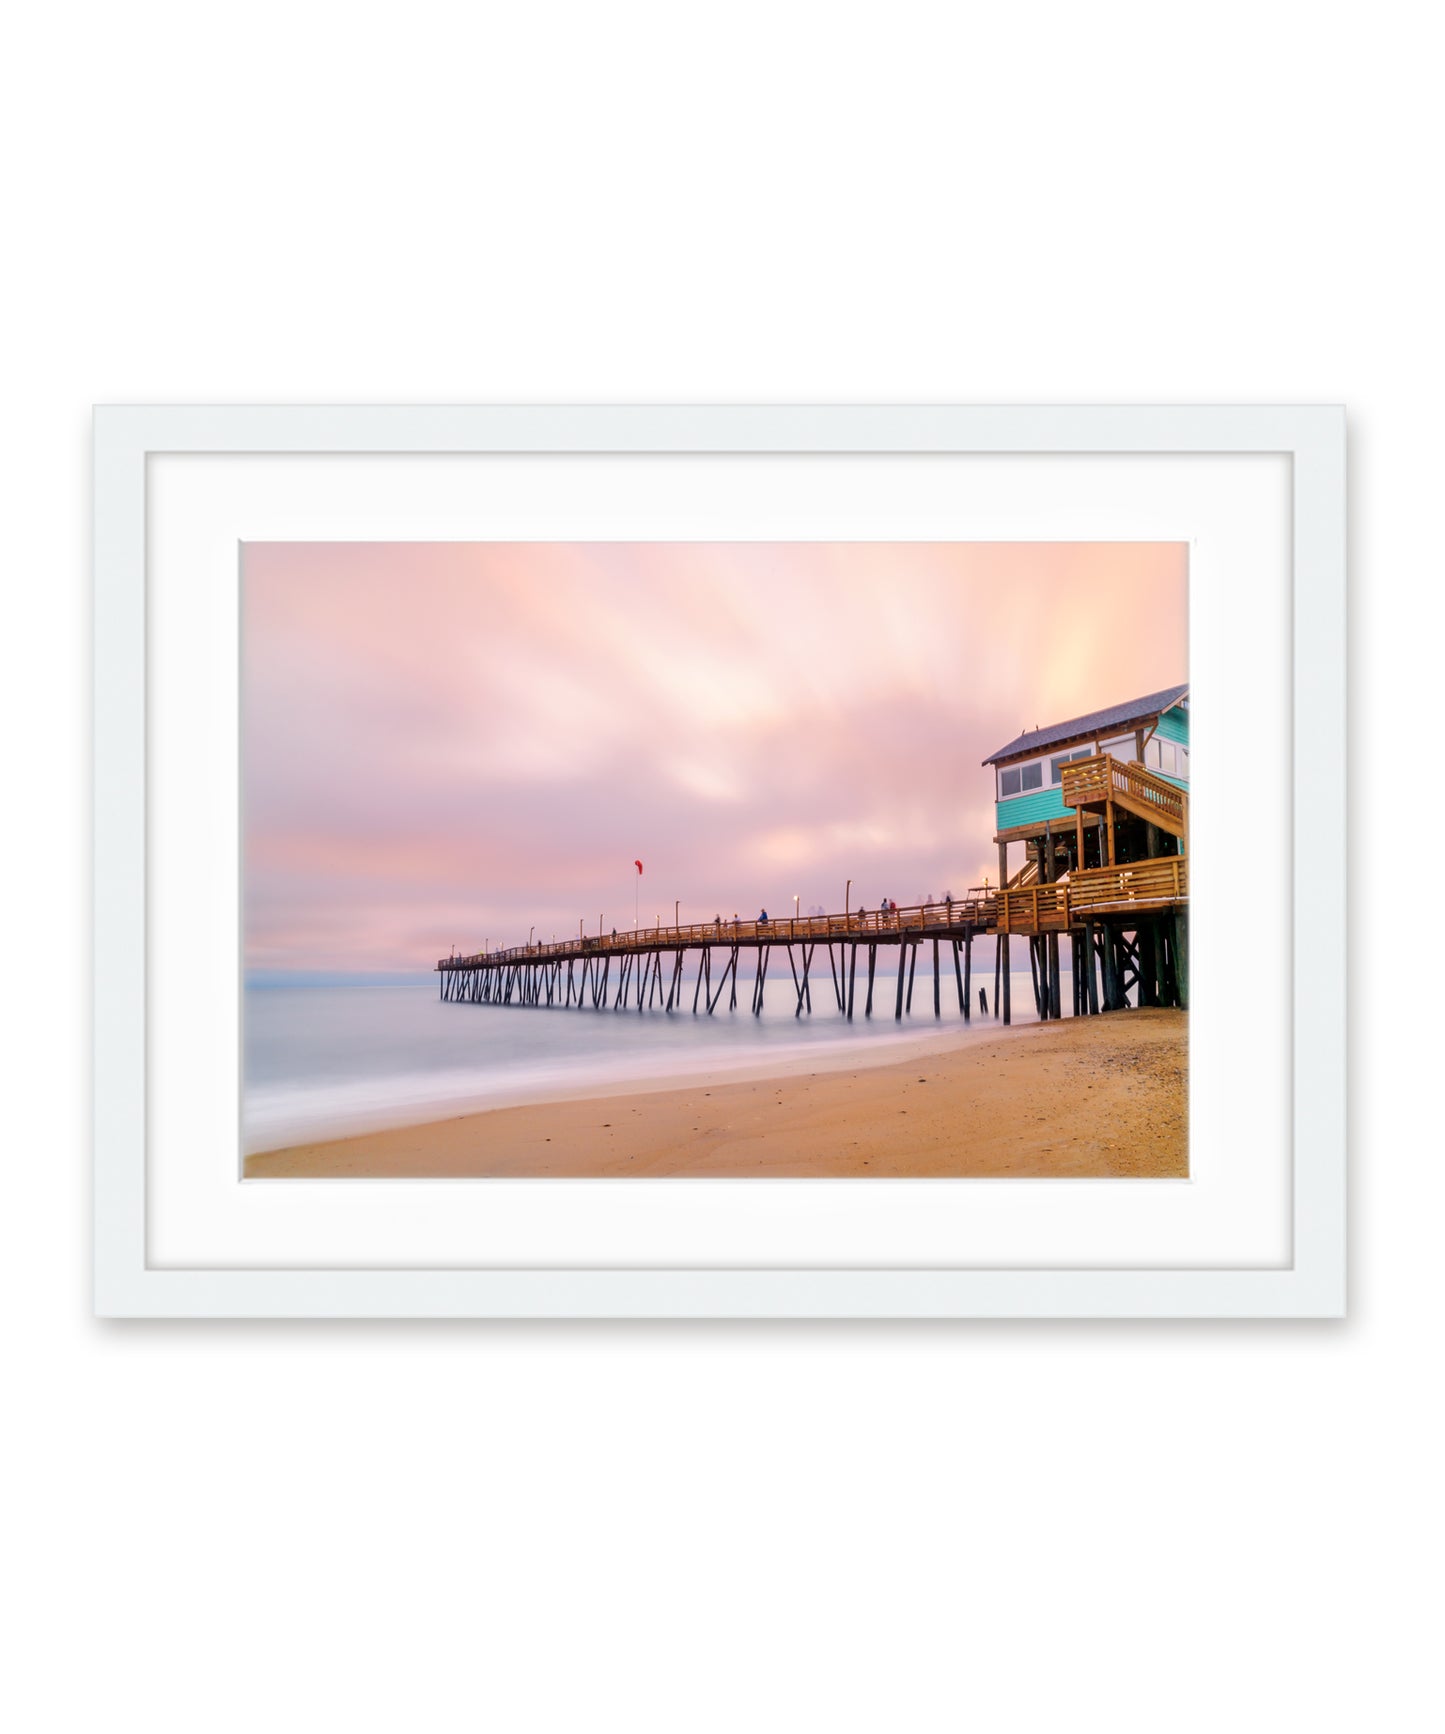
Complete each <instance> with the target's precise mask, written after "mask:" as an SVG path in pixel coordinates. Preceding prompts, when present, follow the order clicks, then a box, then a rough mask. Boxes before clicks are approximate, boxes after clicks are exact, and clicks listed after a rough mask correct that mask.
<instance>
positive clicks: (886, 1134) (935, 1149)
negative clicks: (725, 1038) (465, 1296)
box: [245, 1010, 1189, 1179]
mask: <svg viewBox="0 0 1445 1734" xmlns="http://www.w3.org/2000/svg"><path fill="white" fill-rule="evenodd" d="M1188 1028H1189V1020H1188V1014H1187V1013H1186V1012H1182V1011H1166V1010H1158V1011H1155V1010H1136V1011H1127V1012H1116V1013H1114V1014H1112V1015H1111V1016H1107V1017H1097V1018H1066V1019H1064V1020H1063V1021H1061V1022H1059V1023H1048V1024H1037V1025H1026V1026H1024V1027H1022V1028H1019V1029H1015V1030H1010V1031H1007V1032H1004V1031H1000V1033H999V1035H998V1036H997V1037H996V1038H994V1037H990V1038H987V1039H985V1040H982V1041H978V1040H975V1041H970V1042H967V1043H961V1044H959V1045H958V1046H956V1047H946V1046H944V1047H941V1046H940V1045H939V1044H938V1041H937V1038H935V1039H934V1042H933V1044H932V1045H931V1049H928V1050H924V1051H920V1052H919V1053H917V1054H915V1055H913V1056H912V1057H911V1058H909V1059H906V1060H901V1061H899V1060H894V1061H890V1062H889V1063H887V1064H884V1065H872V1066H858V1065H855V1066H853V1067H851V1068H848V1069H841V1070H836V1071H829V1070H824V1069H821V1068H819V1069H815V1070H813V1071H808V1072H800V1073H794V1074H792V1075H788V1076H781V1077H778V1076H774V1077H766V1078H756V1079H752V1080H750V1081H747V1082H729V1083H698V1084H694V1085H689V1086H687V1087H684V1088H680V1089H677V1088H670V1089H660V1090H652V1091H639V1092H636V1093H634V1094H630V1095H616V1096H604V1097H599V1098H593V1099H589V1100H580V1101H559V1102H549V1103H544V1104H537V1105H533V1106H527V1107H512V1108H497V1109H493V1110H491V1111H490V1112H487V1113H481V1114H464V1115H458V1116H456V1117H454V1118H451V1119H447V1120H438V1121H433V1122H431V1123H429V1124H427V1125H421V1126H407V1127H401V1128H397V1129H394V1130H389V1131H382V1132H370V1133H366V1134H364V1135H362V1136H359V1137H351V1138H338V1139H335V1140H332V1141H329V1142H325V1143H309V1144H298V1145H296V1146H294V1147H293V1148H291V1149H287V1150H275V1151H268V1152H266V1153H264V1154H260V1155H253V1156H250V1157H248V1158H247V1160H246V1167H245V1172H246V1177H247V1178H248V1179H289V1178H297V1177H309V1178H373V1179H380V1178H405V1179H421V1178H467V1177H475V1178H503V1177H505V1178H512V1179H523V1178H526V1179H532V1178H543V1177H550V1178H553V1179H578V1178H603V1177H617V1176H626V1175H630V1176H643V1177H647V1178H654V1179H655V1178H659V1177H663V1176H669V1177H675V1176H691V1177H699V1178H701V1177H709V1178H713V1177H719V1176H733V1177H737V1178H747V1179H760V1178H767V1177H775V1178H804V1177H806V1178H821V1177H834V1178H837V1177H848V1178H857V1177H860V1176H868V1175H877V1174H882V1175H894V1176H899V1175H915V1176H929V1177H940V1176H959V1177H964V1176H979V1177H982V1176H999V1177H1008V1178H1049V1177H1065V1176H1068V1177H1119V1176H1139V1177H1151V1178H1177V1177H1182V1176H1185V1175H1187V1174H1188V1171H1189V1145H1188V1114H1187V1100H1188Z"/></svg>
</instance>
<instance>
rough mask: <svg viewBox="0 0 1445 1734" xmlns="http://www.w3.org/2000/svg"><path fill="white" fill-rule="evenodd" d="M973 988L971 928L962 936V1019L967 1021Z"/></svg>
mask: <svg viewBox="0 0 1445 1734" xmlns="http://www.w3.org/2000/svg"><path fill="white" fill-rule="evenodd" d="M972 990H973V929H972V928H971V927H970V928H969V930H968V932H967V933H965V934H964V936H963V1021H964V1022H965V1023H967V1022H969V1015H968V1014H969V995H970V994H971V992H972Z"/></svg>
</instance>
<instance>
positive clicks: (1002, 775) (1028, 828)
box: [983, 686, 1189, 886]
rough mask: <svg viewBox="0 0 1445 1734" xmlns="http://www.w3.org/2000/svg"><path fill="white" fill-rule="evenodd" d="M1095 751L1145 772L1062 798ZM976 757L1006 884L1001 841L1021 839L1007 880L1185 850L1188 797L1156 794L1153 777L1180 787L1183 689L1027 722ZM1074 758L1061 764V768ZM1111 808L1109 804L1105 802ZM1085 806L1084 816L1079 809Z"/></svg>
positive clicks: (1185, 761)
mask: <svg viewBox="0 0 1445 1734" xmlns="http://www.w3.org/2000/svg"><path fill="white" fill-rule="evenodd" d="M1101 755H1107V756H1108V757H1110V758H1112V759H1114V760H1116V761H1117V762H1118V763H1120V764H1125V765H1135V766H1137V767H1139V769H1140V771H1141V772H1143V773H1147V775H1146V776H1142V777H1140V778H1138V779H1137V786H1136V787H1134V788H1132V789H1131V788H1128V787H1123V788H1121V790H1120V791H1119V795H1118V798H1117V799H1116V800H1114V801H1113V802H1111V803H1107V802H1106V803H1101V802H1091V803H1089V804H1088V806H1087V807H1085V806H1083V805H1080V804H1078V803H1077V800H1075V801H1074V802H1072V803H1071V801H1070V800H1066V798H1065V791H1066V786H1067V789H1068V793H1069V795H1070V796H1074V797H1077V794H1078V792H1079V790H1080V789H1081V788H1082V787H1083V786H1084V785H1083V783H1082V781H1081V779H1082V778H1083V776H1084V773H1083V769H1082V766H1083V761H1085V760H1088V759H1093V758H1097V757H1099V756H1101ZM983 763H984V764H985V765H986V766H991V767H992V768H993V772H994V842H995V843H996V844H997V845H998V869H999V884H1000V885H1001V886H1006V885H1009V884H1010V882H1011V881H1010V876H1009V846H1010V845H1011V844H1015V843H1018V844H1022V845H1023V848H1024V856H1025V859H1024V864H1023V866H1022V867H1021V868H1020V869H1019V870H1018V872H1017V873H1016V874H1015V875H1014V876H1013V883H1016V884H1020V885H1024V884H1032V883H1033V882H1034V881H1035V880H1042V881H1043V882H1044V883H1050V882H1052V881H1054V880H1057V879H1061V878H1062V877H1063V876H1064V875H1065V874H1066V873H1070V872H1074V871H1077V870H1078V869H1079V868H1087V867H1112V866H1118V865H1123V864H1124V863H1127V862H1131V861H1147V860H1153V859H1156V858H1158V857H1160V856H1164V855H1173V854H1180V855H1182V854H1183V853H1184V816H1185V813H1186V812H1187V803H1184V802H1180V803H1178V804H1177V805H1176V804H1175V803H1171V802H1169V801H1168V800H1167V799H1165V800H1161V799H1159V798H1158V791H1157V789H1154V788H1151V787H1150V785H1154V784H1156V782H1157V783H1160V784H1166V785H1172V786H1173V787H1174V788H1175V789H1178V790H1180V791H1182V792H1184V793H1185V794H1187V792H1188V789H1189V688H1188V687H1187V686H1171V687H1166V688H1165V689H1164V690H1163V691H1162V692H1151V693H1146V694H1145V695H1144V697H1143V698H1136V699H1131V700H1129V701H1127V702H1126V703H1123V704H1116V705H1110V706H1109V707H1108V708H1106V709H1104V710H1096V711H1090V712H1089V713H1088V714H1087V715H1085V716H1076V717H1069V718H1068V719H1067V720H1066V721H1064V722H1057V723H1050V724H1048V725H1046V726H1045V727H1042V728H1038V727H1035V728H1032V729H1029V730H1027V731H1026V732H1025V733H1023V734H1020V735H1018V736H1016V737H1015V738H1014V739H1013V740H1011V741H1010V742H1009V743H1008V745H1007V746H1003V747H1000V748H999V749H998V751H997V752H996V753H992V754H990V756H989V757H988V758H986V759H985V760H984V761H983ZM1071 766H1072V767H1074V768H1073V769H1070V768H1069V767H1071ZM1106 807H1111V808H1112V811H1106V810H1104V809H1105V808H1106ZM1086 813H1087V822H1085V815H1086Z"/></svg>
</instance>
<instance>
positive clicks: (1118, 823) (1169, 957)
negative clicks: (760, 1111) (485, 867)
mask: <svg viewBox="0 0 1445 1734" xmlns="http://www.w3.org/2000/svg"><path fill="white" fill-rule="evenodd" d="M1059 798H1060V800H1061V803H1062V807H1063V808H1064V809H1067V811H1068V813H1069V817H1070V818H1071V819H1072V821H1073V823H1072V824H1071V825H1069V826H1068V827H1067V829H1066V830H1065V829H1064V828H1063V827H1061V833H1062V834H1061V835H1060V836H1058V837H1056V835H1055V833H1054V831H1053V827H1052V823H1049V824H1046V825H1045V828H1044V831H1043V834H1042V838H1041V840H1040V842H1039V844H1038V846H1037V847H1036V848H1035V849H1034V851H1033V852H1032V853H1031V855H1030V858H1029V860H1028V861H1027V862H1026V863H1025V865H1024V866H1023V867H1022V868H1021V869H1020V870H1019V871H1018V872H1017V873H1016V874H1015V875H1014V876H1013V877H1012V878H1011V879H1009V880H1008V881H1007V882H1006V883H1005V884H1004V885H1003V886H1002V887H1001V888H994V889H990V888H988V887H975V888H974V889H972V890H970V891H969V892H968V893H967V895H966V896H964V897H962V898H951V899H944V900H942V901H940V902H932V903H925V904H918V905H913V906H911V907H909V908H906V909H896V910H882V909H872V910H845V911H844V912H843V913H841V914H837V915H804V916H790V917H783V918H782V919H776V918H769V919H768V920H766V921H764V920H761V919H759V920H752V921H737V920H734V921H722V920H715V921H711V922H701V923H696V922H695V923H691V924H688V925H676V926H671V927H650V928H640V929H632V930H630V931H627V932H607V933H604V932H598V933H596V934H585V933H580V932H579V933H578V935H577V936H576V937H575V938H568V939H566V940H557V941H553V942H552V943H550V944H531V945H524V946H514V947H511V948H510V949H507V950H494V951H486V952H478V953H474V954H472V955H469V956H464V957H444V958H440V959H439V960H438V961H437V964H436V971H437V975H438V978H439V980H438V992H439V995H440V997H441V998H442V999H443V1000H447V1001H453V1002H461V1003H467V1004H473V1005H497V1006H534V1007H535V1006H553V1007H579V1008H584V1009H592V1010H596V1011H601V1010H612V1011H617V1012H622V1011H636V1012H644V1011H647V1010H649V1009H660V1010H661V1011H663V1012H666V1013H677V1012H683V1011H690V1012H692V1013H694V1014H699V1015H702V1014H706V1015H708V1016H711V1015H713V1014H714V1013H716V1012H717V1011H719V1010H727V1011H735V1010H736V1009H737V1007H738V1000H739V990H740V978H742V977H745V976H747V975H750V976H751V978H752V979H751V984H750V995H751V1003H750V1009H751V1011H752V1013H753V1015H754V1016H760V1015H761V1013H762V1010H763V1003H764V997H765V995H766V992H767V989H768V986H769V984H770V978H771V981H772V983H773V984H774V986H775V991H776V992H779V993H784V994H787V993H789V992H791V994H792V996H793V1006H794V1014H793V1015H794V1016H795V1017H802V1016H803V1015H804V1013H806V1012H811V1011H812V1009H813V994H814V992H815V991H816V992H819V993H823V994H826V993H827V992H828V991H829V990H830V989H831V991H832V994H833V1001H834V1004H835V1006H836V1008H837V1010H838V1012H839V1013H840V1014H841V1015H842V1016H843V1017H845V1018H847V1019H849V1020H850V1021H851V1020H852V1019H853V1017H854V1015H855V1011H857V1012H860V1013H861V1015H862V1016H863V1017H865V1018H869V1017H872V1016H873V1015H874V1009H875V1004H874V1002H875V991H874V990H875V986H876V981H877V973H878V960H879V955H880V953H883V954H885V955H886V954H888V953H892V954H893V957H894V959H895V961H896V964H897V980H896V983H895V985H894V991H893V1007H892V1010H893V1015H894V1018H895V1019H901V1018H903V1017H904V1015H905V1014H908V1013H911V1012H912V1010H913V985H914V977H915V974H916V971H917V967H918V952H919V948H920V946H929V947H930V948H931V954H932V963H933V992H932V994H931V996H929V997H930V998H931V1000H932V1007H931V1009H932V1014H933V1016H934V1017H935V1018H941V1017H942V1016H943V1007H944V1000H945V998H950V999H951V998H953V997H955V995H956V999H957V1011H958V1014H959V1015H961V1016H962V1017H963V1018H964V1019H965V1020H969V1019H971V1016H972V1012H973V1004H972V1002H973V998H974V993H975V988H974V943H975V941H977V940H983V941H987V940H988V939H992V940H993V941H994V943H993V945H992V947H990V948H988V953H991V955H989V954H988V953H986V955H985V957H984V959H983V960H981V961H983V962H984V963H985V964H988V963H991V964H992V965H993V978H994V979H993V996H992V1001H991V1005H992V1016H993V1017H995V1018H1001V1019H1002V1021H1003V1022H1004V1023H1009V1022H1010V1021H1011V1017H1012V1005H1011V998H1012V990H1011V986H1010V980H1009V970H1008V967H1007V964H1008V962H1009V958H1010V952H1011V947H1012V941H1013V939H1014V938H1015V937H1018V938H1022V939H1024V940H1025V941H1026V943H1027V945H1028V953H1029V967H1030V979H1031V982H1032V985H1033V993H1034V1004H1035V1009H1036V1010H1037V1012H1038V1015H1039V1017H1040V1018H1044V1019H1048V1018H1057V1017H1060V1016H1062V1015H1064V1008H1063V1004H1062V995H1061V988H1060V967H1059V945H1060V941H1061V940H1063V941H1064V942H1066V943H1067V944H1068V945H1069V947H1070V954H1071V963H1072V977H1073V987H1072V994H1071V1010H1072V1013H1073V1015H1074V1016H1076V1017H1078V1016H1092V1015H1095V1014H1097V1013H1100V1012H1105V1011H1114V1010H1119V1009H1121V1008H1122V1007H1124V1006H1125V1005H1126V1004H1127V1003H1128V1002H1127V998H1126V996H1127V995H1128V993H1129V992H1130V991H1131V989H1132V990H1134V991H1135V997H1136V1000H1137V1003H1138V1004H1140V1005H1149V1006H1186V1005H1187V1004H1188V991H1189V990H1188V980H1189V976H1188V899H1189V880H1188V857H1187V855H1186V854H1185V853H1184V852H1183V849H1184V842H1185V838H1186V835H1187V826H1188V799H1189V797H1188V793H1187V791H1185V790H1182V789H1181V788H1180V787H1179V785H1178V784H1177V783H1174V782H1172V781H1170V780H1169V779H1168V778H1166V777H1164V776H1161V775H1157V774H1156V773H1154V772H1153V771H1151V770H1149V769H1147V768H1145V767H1144V766H1143V765H1142V764H1136V763H1124V762H1120V761H1119V760H1116V759H1114V758H1113V757H1112V756H1111V755H1109V754H1090V755H1089V756H1087V757H1080V758H1076V759H1074V760H1073V761H1072V762H1070V763H1067V764H1065V765H1063V767H1062V772H1061V779H1060V790H1059ZM1070 833H1071V834H1070ZM1165 839H1167V840H1168V845H1169V846H1171V847H1173V848H1175V849H1177V851H1178V852H1167V853H1155V852H1154V851H1155V849H1156V848H1159V849H1162V848H1164V847H1165ZM1141 843H1142V844H1143V846H1144V847H1146V848H1147V850H1148V852H1147V853H1145V854H1142V855H1138V856H1137V857H1136V858H1134V859H1129V858H1128V857H1129V856H1130V855H1131V854H1135V851H1136V850H1137V849H1138V847H1139V846H1140V844H1141ZM1061 852H1062V854H1063V856H1064V858H1065V861H1066V868H1065V871H1064V872H1063V873H1057V872H1056V871H1055V869H1056V867H1057V864H1058V862H1059V859H1060V853H1061ZM1089 853H1093V854H1094V856H1095V859H1096V860H1098V862H1099V865H1096V866H1092V867H1090V866H1085V865H1082V863H1083V862H1084V861H1085V860H1086V859H1087V857H1088V854H1089ZM1000 860H1001V863H1003V864H1005V865H1006V863H1007V855H1006V844H1005V843H1003V842H1001V843H1000ZM690 953H691V954H695V955H696V960H697V969H696V973H695V976H694V979H693V980H692V982H691V984H690V985H691V987H692V993H691V996H690V1000H689V999H688V997H687V995H686V988H685V984H684V976H685V974H686V969H685V963H686V960H687V958H688V956H689V954H690ZM860 953H861V956H860ZM949 963H951V964H952V969H951V971H950V970H948V967H947V966H948V964H949ZM785 969H786V973H784V971H785ZM947 974H951V975H952V978H953V986H954V995H945V993H944V991H943V982H944V979H945V976H946V975H947ZM985 975H986V971H985ZM860 977H861V979H860ZM980 986H981V987H982V988H983V996H982V997H981V999H980V1007H979V1009H980V1013H981V1015H988V1014H987V1012H986V1011H985V1010H984V1005H983V999H984V998H986V996H987V986H986V982H983V981H981V982H980ZM860 1001H861V1004H860ZM785 1003H786V1002H785ZM881 1009H882V1008H880V1010H881ZM951 1010H952V1007H950V1011H951Z"/></svg>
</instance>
